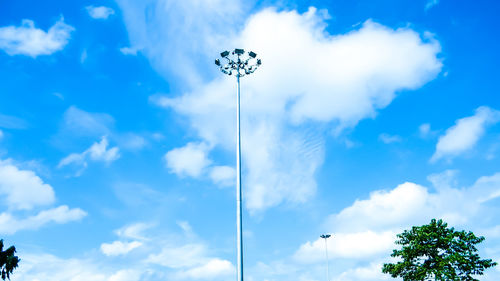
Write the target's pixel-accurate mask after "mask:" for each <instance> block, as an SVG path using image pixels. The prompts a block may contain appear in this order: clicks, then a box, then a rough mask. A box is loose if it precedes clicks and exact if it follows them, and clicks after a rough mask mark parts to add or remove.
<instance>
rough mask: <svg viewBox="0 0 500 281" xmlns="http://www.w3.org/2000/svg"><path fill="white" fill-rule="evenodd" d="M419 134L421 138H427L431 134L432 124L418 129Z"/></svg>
mask: <svg viewBox="0 0 500 281" xmlns="http://www.w3.org/2000/svg"><path fill="white" fill-rule="evenodd" d="M418 132H419V134H420V137H421V138H426V137H427V136H428V135H429V133H430V132H431V124H429V123H424V124H422V125H420V126H419V127H418Z"/></svg>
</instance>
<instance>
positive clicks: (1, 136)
mask: <svg viewBox="0 0 500 281" xmlns="http://www.w3.org/2000/svg"><path fill="white" fill-rule="evenodd" d="M2 139H3V131H2V130H0V140H2Z"/></svg>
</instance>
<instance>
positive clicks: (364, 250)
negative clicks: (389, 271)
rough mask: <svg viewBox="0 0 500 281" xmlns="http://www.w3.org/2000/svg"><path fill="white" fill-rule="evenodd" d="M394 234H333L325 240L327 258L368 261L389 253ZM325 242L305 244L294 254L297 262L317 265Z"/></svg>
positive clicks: (386, 232) (321, 259) (389, 232)
mask: <svg viewBox="0 0 500 281" xmlns="http://www.w3.org/2000/svg"><path fill="white" fill-rule="evenodd" d="M395 240H396V233H395V232H392V231H385V232H380V233H377V232H373V231H363V232H353V233H335V234H333V236H332V237H330V238H329V239H327V241H328V242H327V243H328V247H327V248H328V256H329V257H331V258H351V259H358V260H360V259H366V260H369V259H371V258H373V256H376V255H380V254H381V253H390V251H391V249H392V248H393V247H394V241H395ZM324 253H325V241H324V239H323V238H318V239H317V240H316V241H314V242H312V243H311V242H306V243H305V244H303V245H302V246H300V248H299V249H298V250H297V252H296V253H295V254H294V258H295V259H296V260H297V261H299V262H304V263H317V262H321V261H324V259H325V257H324Z"/></svg>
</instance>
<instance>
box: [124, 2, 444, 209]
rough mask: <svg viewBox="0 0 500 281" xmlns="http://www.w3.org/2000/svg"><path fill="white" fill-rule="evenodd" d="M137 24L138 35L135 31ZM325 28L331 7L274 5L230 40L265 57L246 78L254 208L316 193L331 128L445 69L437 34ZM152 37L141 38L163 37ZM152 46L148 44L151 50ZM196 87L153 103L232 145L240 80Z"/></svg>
mask: <svg viewBox="0 0 500 281" xmlns="http://www.w3.org/2000/svg"><path fill="white" fill-rule="evenodd" d="M122 2H126V1H122ZM161 2H163V1H161ZM123 6H124V8H125V10H126V11H125V13H126V14H131V11H129V10H128V11H127V9H128V8H127V5H123ZM135 20H136V21H134V23H136V24H142V25H144V24H146V25H147V24H150V22H146V23H143V22H141V23H138V22H137V20H144V19H139V18H137V17H136V18H135ZM151 21H153V22H156V21H161V19H160V18H154V19H152V20H151ZM127 26H128V28H129V33H131V36H132V37H134V38H135V37H136V36H137V35H134V34H135V29H134V28H133V27H131V26H130V23H129V24H128V25H127ZM159 26H163V24H160V25H159ZM325 27H326V21H325V17H324V13H318V12H317V11H316V10H315V9H313V8H312V9H310V10H309V11H308V12H306V13H304V14H299V13H297V12H295V11H283V12H277V11H276V10H273V9H266V10H263V11H261V12H259V13H257V14H254V15H252V16H251V17H250V18H249V19H248V20H247V22H246V24H245V25H244V26H243V28H242V29H241V32H240V33H236V34H234V36H233V37H232V38H231V40H229V42H228V44H227V45H228V46H245V47H247V48H251V49H252V50H254V51H256V52H257V53H258V55H259V56H260V57H261V58H262V60H263V66H262V67H261V68H260V69H259V70H258V71H257V72H256V73H255V74H253V75H251V76H248V77H245V78H244V79H243V80H242V101H241V104H242V147H243V152H242V153H243V162H242V163H243V169H244V170H243V171H244V177H243V180H244V184H245V185H246V186H247V188H246V189H245V192H246V194H245V196H246V198H247V200H246V206H247V208H249V210H250V211H252V212H255V211H261V210H265V209H266V208H269V207H272V206H276V205H279V204H281V203H284V202H288V203H291V204H298V203H302V202H305V201H307V200H308V199H309V198H311V197H312V196H313V195H314V194H315V190H316V181H315V173H316V171H317V168H318V167H319V166H320V165H321V164H322V163H323V156H324V147H323V146H324V145H323V143H324V134H325V132H324V130H325V129H324V128H326V127H329V128H332V127H333V128H334V131H335V133H337V134H338V133H340V132H342V130H343V129H344V128H346V127H352V126H355V125H356V124H357V123H358V122H359V121H360V120H362V119H364V118H373V117H374V116H375V115H376V113H377V110H379V109H382V108H384V107H386V106H387V105H388V104H390V103H391V101H392V100H393V99H394V98H395V97H396V93H397V92H400V91H401V90H405V89H416V88H418V87H420V86H421V85H423V84H424V83H426V82H427V81H429V80H431V79H433V78H434V77H435V76H436V75H437V73H439V72H440V70H441V66H442V64H441V61H440V60H439V59H438V58H437V55H438V53H439V52H440V45H439V43H438V42H437V41H435V40H434V39H433V38H432V37H431V36H430V35H429V34H427V33H426V34H424V35H421V34H418V33H417V32H415V31H413V30H412V29H409V28H399V29H392V28H389V27H386V26H383V25H380V24H377V23H375V22H372V21H367V22H365V23H364V24H363V25H362V26H361V27H360V28H358V29H356V30H353V31H351V32H349V33H347V34H343V35H330V34H328V33H326V31H325ZM210 28H217V27H216V26H215V27H214V26H210ZM214 33H215V34H217V32H214ZM200 38H203V36H202V37H200ZM143 39H144V41H141V40H139V41H138V42H147V43H148V44H153V45H155V44H156V43H158V44H159V43H160V42H150V41H149V40H152V39H151V38H149V37H148V38H147V39H145V38H143ZM201 40H202V39H201ZM161 43H162V44H166V45H168V44H169V42H161ZM207 46H208V47H207V48H209V49H210V48H211V46H212V45H210V42H207ZM152 50H156V49H155V48H154V47H151V46H149V47H146V48H145V52H146V54H147V53H148V52H151V51H152ZM213 52H214V53H216V50H214V51H213ZM195 57H196V56H195ZM150 59H151V60H152V61H154V64H156V63H159V62H160V61H159V60H157V57H155V56H150ZM198 60H200V59H197V61H198ZM206 60H208V57H207V58H206ZM211 60H212V59H210V61H211ZM160 63H166V61H165V62H160ZM183 65H185V64H183ZM186 79H187V80H190V79H189V77H186ZM191 85H192V87H193V88H194V89H193V90H192V91H188V92H186V93H185V94H183V95H181V96H179V97H176V98H170V97H158V96H155V97H153V98H152V101H153V102H155V103H156V104H158V105H160V106H163V107H166V108H169V109H173V110H174V111H176V112H178V113H179V114H181V115H184V116H186V118H188V120H189V121H190V124H191V127H192V128H193V129H194V130H195V131H197V132H198V135H199V136H200V138H201V139H202V140H203V141H205V142H207V143H208V144H210V147H215V146H221V147H223V148H226V149H228V150H232V149H233V147H234V128H235V121H234V112H235V98H234V90H235V87H234V81H233V80H232V79H228V78H227V77H222V75H221V76H220V77H219V78H216V79H214V80H212V81H210V82H208V83H205V84H200V83H194V84H191ZM325 123H328V124H330V125H331V126H324V125H322V124H325Z"/></svg>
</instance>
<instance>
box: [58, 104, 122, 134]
mask: <svg viewBox="0 0 500 281" xmlns="http://www.w3.org/2000/svg"><path fill="white" fill-rule="evenodd" d="M114 123H115V120H114V118H113V117H112V116H111V115H109V114H105V113H92V112H86V111H84V110H81V109H79V108H77V107H75V106H71V107H69V108H68V109H67V110H66V111H65V112H64V116H63V122H62V127H63V130H65V131H68V132H69V134H71V135H76V136H92V137H96V136H103V135H109V134H110V133H111V128H112V127H113V126H114Z"/></svg>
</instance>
